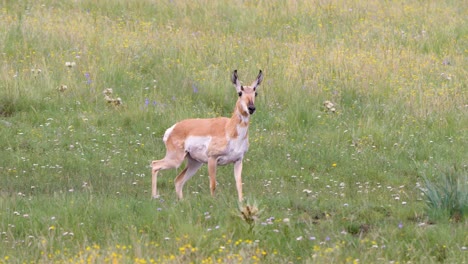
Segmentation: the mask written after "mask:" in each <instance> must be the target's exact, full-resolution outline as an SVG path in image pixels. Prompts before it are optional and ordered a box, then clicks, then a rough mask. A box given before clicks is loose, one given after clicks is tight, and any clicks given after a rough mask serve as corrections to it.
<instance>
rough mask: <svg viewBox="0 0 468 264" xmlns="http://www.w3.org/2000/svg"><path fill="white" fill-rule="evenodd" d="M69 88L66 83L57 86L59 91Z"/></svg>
mask: <svg viewBox="0 0 468 264" xmlns="http://www.w3.org/2000/svg"><path fill="white" fill-rule="evenodd" d="M67 89H68V86H66V85H65V84H62V85H60V86H59V87H58V88H57V90H58V91H59V92H65V91H66V90H67Z"/></svg>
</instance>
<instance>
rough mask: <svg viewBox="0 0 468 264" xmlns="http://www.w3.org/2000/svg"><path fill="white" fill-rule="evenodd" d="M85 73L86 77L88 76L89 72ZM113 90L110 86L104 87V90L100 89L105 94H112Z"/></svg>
mask: <svg viewBox="0 0 468 264" xmlns="http://www.w3.org/2000/svg"><path fill="white" fill-rule="evenodd" d="M87 74H88V77H89V73H87ZM113 92H114V91H113V90H112V88H106V89H104V91H102V93H103V94H104V95H107V96H110V95H112V93H113Z"/></svg>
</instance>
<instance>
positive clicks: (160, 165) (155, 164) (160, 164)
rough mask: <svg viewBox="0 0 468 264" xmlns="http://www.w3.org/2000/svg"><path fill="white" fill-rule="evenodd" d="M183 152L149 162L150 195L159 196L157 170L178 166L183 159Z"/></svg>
mask: <svg viewBox="0 0 468 264" xmlns="http://www.w3.org/2000/svg"><path fill="white" fill-rule="evenodd" d="M184 157H185V152H181V153H178V154H177V155H172V156H169V155H167V154H166V157H164V159H162V160H153V161H152V162H151V197H152V198H159V195H158V192H157V182H158V172H159V171H160V170H167V169H174V168H177V167H179V166H180V164H182V162H183V161H184Z"/></svg>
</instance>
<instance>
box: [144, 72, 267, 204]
mask: <svg viewBox="0 0 468 264" xmlns="http://www.w3.org/2000/svg"><path fill="white" fill-rule="evenodd" d="M262 80H263V76H262V71H260V73H259V75H258V76H257V79H256V80H255V81H254V82H253V83H252V85H251V86H242V85H241V84H240V81H239V80H238V79H237V71H234V72H233V76H232V82H233V84H234V86H235V87H236V90H237V92H238V93H239V94H240V95H239V98H238V100H237V102H236V107H235V108H234V112H233V114H232V116H231V118H227V117H218V118H209V119H186V120H182V121H180V122H178V123H176V124H175V125H174V126H172V127H171V128H169V129H168V130H167V131H166V133H165V135H164V141H165V144H166V156H165V157H164V158H163V159H162V160H155V161H153V162H152V163H151V167H152V170H151V171H152V192H151V195H152V197H153V198H155V197H158V194H157V175H158V172H159V171H160V170H165V169H170V168H177V167H179V166H180V165H181V164H182V162H183V161H184V160H187V166H186V168H185V169H184V170H183V171H182V172H181V173H180V174H179V175H178V176H177V178H176V180H175V187H176V193H177V195H178V197H179V198H180V199H182V197H183V195H182V189H183V186H184V184H185V182H186V181H187V180H189V179H190V178H191V177H192V176H193V175H194V174H195V173H196V171H197V170H198V169H199V168H200V167H201V165H202V164H203V163H207V164H208V173H209V175H210V190H211V194H212V195H214V190H215V189H216V167H217V165H225V164H229V163H234V176H235V179H236V187H237V192H238V198H239V201H242V179H241V174H242V159H243V157H244V153H245V152H246V151H247V149H248V145H249V143H248V126H249V119H250V115H251V113H250V111H252V113H253V111H255V104H254V103H255V96H256V89H257V87H258V86H259V85H260V83H261V82H262Z"/></svg>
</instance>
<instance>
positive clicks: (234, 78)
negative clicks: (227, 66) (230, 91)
mask: <svg viewBox="0 0 468 264" xmlns="http://www.w3.org/2000/svg"><path fill="white" fill-rule="evenodd" d="M231 82H232V84H234V86H235V87H236V90H237V92H238V93H239V92H240V91H241V88H242V86H241V83H240V81H239V79H238V78H237V70H234V72H233V73H232V77H231Z"/></svg>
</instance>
